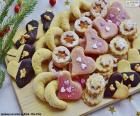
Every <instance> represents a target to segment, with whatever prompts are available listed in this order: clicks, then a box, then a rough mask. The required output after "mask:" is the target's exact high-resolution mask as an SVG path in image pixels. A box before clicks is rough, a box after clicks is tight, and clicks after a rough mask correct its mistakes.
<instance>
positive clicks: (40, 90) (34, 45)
mask: <svg viewBox="0 0 140 116" xmlns="http://www.w3.org/2000/svg"><path fill="white" fill-rule="evenodd" d="M40 25H42V29H40ZM25 30H26V32H25V34H23V35H21V36H19V37H18V38H16V41H14V43H15V47H14V48H12V49H10V50H9V51H8V53H7V56H6V59H5V60H6V63H7V71H8V73H9V74H10V75H11V76H12V77H13V79H14V80H15V81H16V84H17V86H18V87H19V88H23V87H25V86H26V85H28V84H29V83H31V84H32V90H33V92H34V94H35V95H36V97H37V99H39V100H40V101H41V102H47V103H48V104H49V105H50V106H51V107H53V108H56V109H60V110H65V109H66V108H68V106H69V102H71V101H72V102H76V101H77V100H82V101H83V102H84V103H85V104H86V105H89V106H92V107H94V106H96V105H98V104H100V103H102V101H103V100H104V99H125V98H127V97H128V96H129V91H130V89H131V88H134V87H137V86H138V84H139V83H140V54H139V52H140V47H139V43H140V40H139V38H137V33H138V29H137V26H136V23H135V22H134V21H133V20H132V19H131V18H130V17H129V15H128V13H127V12H126V11H125V9H124V8H123V7H122V5H121V4H120V3H119V2H113V3H112V4H111V3H110V2H109V1H108V0H93V2H92V3H89V2H87V1H86V0H75V1H74V2H73V3H71V5H70V9H69V10H67V11H63V12H60V13H57V14H56V15H54V13H53V12H51V11H46V12H44V13H43V14H41V22H38V21H36V20H32V21H30V22H29V23H27V25H26V28H25ZM40 32H42V34H41V35H43V36H38V34H39V33H40Z"/></svg>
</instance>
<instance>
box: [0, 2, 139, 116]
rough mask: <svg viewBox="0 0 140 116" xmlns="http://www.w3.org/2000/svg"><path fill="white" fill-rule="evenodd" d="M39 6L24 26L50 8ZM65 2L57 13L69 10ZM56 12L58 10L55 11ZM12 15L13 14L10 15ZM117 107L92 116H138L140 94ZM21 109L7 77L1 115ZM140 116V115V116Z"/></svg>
mask: <svg viewBox="0 0 140 116" xmlns="http://www.w3.org/2000/svg"><path fill="white" fill-rule="evenodd" d="M38 1H39V4H38V5H37V6H36V9H35V11H34V12H33V13H32V15H30V16H29V17H27V18H26V19H25V20H24V22H23V23H22V26H25V24H26V23H27V22H28V21H29V20H31V19H39V17H40V14H41V13H43V12H44V11H45V10H46V9H47V8H49V5H48V0H38ZM64 1H65V0H58V2H59V3H58V4H57V5H56V6H55V7H54V9H57V11H60V10H62V8H63V9H68V6H65V7H64ZM55 11H56V10H55ZM10 14H11V13H10ZM113 106H114V107H115V110H116V112H114V113H113V114H112V113H111V112H110V111H109V107H106V108H104V109H101V110H99V111H97V112H95V113H93V114H91V116H112V115H113V116H136V113H137V112H140V93H139V94H136V95H134V96H133V97H132V100H131V102H129V100H128V99H126V100H123V101H121V102H118V103H116V104H114V105H113ZM19 112H20V107H19V105H18V102H17V99H16V95H15V93H14V90H13V88H12V86H11V81H10V79H9V76H8V75H6V79H5V81H4V85H3V87H2V89H0V113H19ZM38 112H39V111H38ZM26 113H27V112H26ZM139 116H140V115H139Z"/></svg>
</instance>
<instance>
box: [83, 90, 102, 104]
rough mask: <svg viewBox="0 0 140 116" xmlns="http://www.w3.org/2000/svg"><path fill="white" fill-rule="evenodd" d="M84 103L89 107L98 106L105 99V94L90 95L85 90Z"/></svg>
mask: <svg viewBox="0 0 140 116" xmlns="http://www.w3.org/2000/svg"><path fill="white" fill-rule="evenodd" d="M82 99H83V101H84V102H85V103H86V104H87V105H89V106H95V105H98V104H99V103H100V102H101V101H102V99H103V92H102V93H101V94H99V95H97V96H93V95H89V94H88V93H87V91H86V90H84V92H83V95H82Z"/></svg>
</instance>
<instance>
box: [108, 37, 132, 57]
mask: <svg viewBox="0 0 140 116" xmlns="http://www.w3.org/2000/svg"><path fill="white" fill-rule="evenodd" d="M109 47H110V51H111V52H112V54H113V55H115V56H118V57H123V56H124V55H126V54H127V52H128V49H129V43H128V41H126V40H125V39H124V38H122V37H121V36H117V37H115V38H113V39H112V40H111V42H110V44H109Z"/></svg>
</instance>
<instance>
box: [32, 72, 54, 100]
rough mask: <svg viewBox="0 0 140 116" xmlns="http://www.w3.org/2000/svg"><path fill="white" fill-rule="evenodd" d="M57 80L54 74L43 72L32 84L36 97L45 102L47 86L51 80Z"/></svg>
mask: <svg viewBox="0 0 140 116" xmlns="http://www.w3.org/2000/svg"><path fill="white" fill-rule="evenodd" d="M54 79H56V75H55V74H54V73H52V72H42V73H40V74H38V75H37V76H36V77H35V79H34V80H33V83H32V88H33V91H34V93H35V95H36V96H37V97H38V98H39V99H41V100H42V101H45V98H44V93H45V85H46V84H47V83H49V82H50V81H51V80H54Z"/></svg>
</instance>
